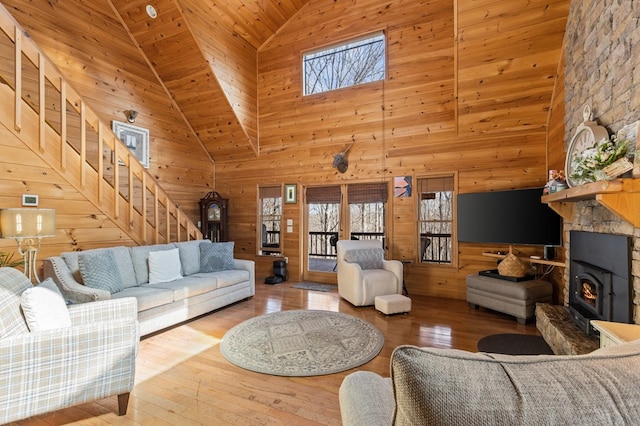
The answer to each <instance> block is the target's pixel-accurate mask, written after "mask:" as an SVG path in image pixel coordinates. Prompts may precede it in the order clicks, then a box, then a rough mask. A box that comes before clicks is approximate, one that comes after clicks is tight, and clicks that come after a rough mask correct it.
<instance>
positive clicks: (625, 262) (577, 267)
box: [569, 231, 633, 334]
mask: <svg viewBox="0 0 640 426" xmlns="http://www.w3.org/2000/svg"><path fill="white" fill-rule="evenodd" d="M569 244H570V248H569V256H570V269H569V313H570V314H571V317H572V318H573V321H574V322H575V323H576V325H577V326H578V327H579V328H580V329H581V330H582V331H584V332H585V333H587V334H593V333H595V331H594V330H593V328H592V327H591V325H590V321H591V320H592V319H599V320H604V321H615V322H624V323H631V322H632V321H633V310H632V303H633V299H632V289H633V286H632V284H633V281H632V275H631V238H630V237H628V236H625V235H612V234H600V233H596V232H583V231H571V232H570V242H569Z"/></svg>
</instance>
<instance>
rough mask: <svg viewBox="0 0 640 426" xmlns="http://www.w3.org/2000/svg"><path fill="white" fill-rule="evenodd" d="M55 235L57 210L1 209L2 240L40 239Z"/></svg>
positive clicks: (0, 234)
mask: <svg viewBox="0 0 640 426" xmlns="http://www.w3.org/2000/svg"><path fill="white" fill-rule="evenodd" d="M55 235H56V211H55V209H33V208H16V209H0V236H1V237H2V238H38V237H53V236H55Z"/></svg>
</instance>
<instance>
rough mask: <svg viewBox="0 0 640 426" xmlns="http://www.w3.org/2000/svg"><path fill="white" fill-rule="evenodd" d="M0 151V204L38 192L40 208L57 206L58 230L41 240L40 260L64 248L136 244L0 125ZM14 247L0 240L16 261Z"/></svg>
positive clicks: (8, 204)
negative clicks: (0, 174)
mask: <svg viewBox="0 0 640 426" xmlns="http://www.w3.org/2000/svg"><path fill="white" fill-rule="evenodd" d="M0 153H2V154H1V155H0V170H1V171H2V179H0V206H2V207H5V208H6V207H20V203H21V195H22V194H37V195H38V196H39V207H41V208H53V209H56V227H57V233H56V236H55V237H50V238H43V239H42V246H41V249H40V251H39V252H38V259H39V260H42V259H44V258H45V257H47V256H57V255H59V254H60V253H61V252H64V251H76V250H84V249H88V248H97V247H113V246H118V245H125V246H132V245H135V242H134V241H132V240H131V239H130V238H129V237H128V236H127V235H126V233H124V232H122V230H120V229H119V228H118V227H117V226H116V225H114V223H113V222H112V221H111V220H109V218H108V217H106V216H105V215H104V214H103V213H102V212H101V211H100V210H99V209H97V208H96V207H95V206H94V205H93V204H91V203H90V202H89V201H87V200H86V198H85V197H83V196H82V194H80V193H79V192H78V191H76V190H75V189H74V188H73V187H72V186H71V185H69V184H68V183H66V182H65V181H64V180H63V179H62V178H60V177H59V175H58V173H57V172H56V171H55V170H53V169H51V168H50V167H49V166H47V165H46V164H45V163H44V162H43V161H41V160H40V158H39V157H38V156H37V155H36V154H34V153H33V152H32V151H31V150H30V149H29V148H27V147H26V146H25V145H24V144H23V143H22V141H20V140H18V139H17V138H15V136H14V135H13V134H12V133H11V132H9V131H7V129H6V128H5V127H4V126H0ZM16 248H17V245H16V241H15V240H13V239H0V251H2V252H10V253H14V260H19V259H21V257H20V256H19V255H18V254H17V253H16V251H17V249H16ZM38 263H39V265H38V268H41V266H40V265H41V262H38Z"/></svg>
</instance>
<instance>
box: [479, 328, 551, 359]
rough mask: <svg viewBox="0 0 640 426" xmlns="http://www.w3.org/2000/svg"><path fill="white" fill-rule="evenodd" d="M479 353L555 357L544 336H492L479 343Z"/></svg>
mask: <svg viewBox="0 0 640 426" xmlns="http://www.w3.org/2000/svg"><path fill="white" fill-rule="evenodd" d="M478 351H480V352H491V353H494V354H505V355H553V351H552V350H551V348H550V347H549V345H548V344H547V342H545V340H544V337H542V336H532V335H528V334H508V333H507V334H492V335H490V336H486V337H483V338H482V339H480V340H479V341H478Z"/></svg>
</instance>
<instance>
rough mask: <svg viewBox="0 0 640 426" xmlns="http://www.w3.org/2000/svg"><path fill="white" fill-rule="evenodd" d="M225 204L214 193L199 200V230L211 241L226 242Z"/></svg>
mask: <svg viewBox="0 0 640 426" xmlns="http://www.w3.org/2000/svg"><path fill="white" fill-rule="evenodd" d="M227 202H228V200H227V199H226V198H222V197H221V196H220V194H218V193H217V192H215V191H211V192H209V193H208V194H207V195H205V197H204V198H203V199H201V200H200V230H201V231H202V235H203V236H204V238H207V239H209V240H211V241H215V242H220V241H227V239H228V238H229V235H228V233H227Z"/></svg>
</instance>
